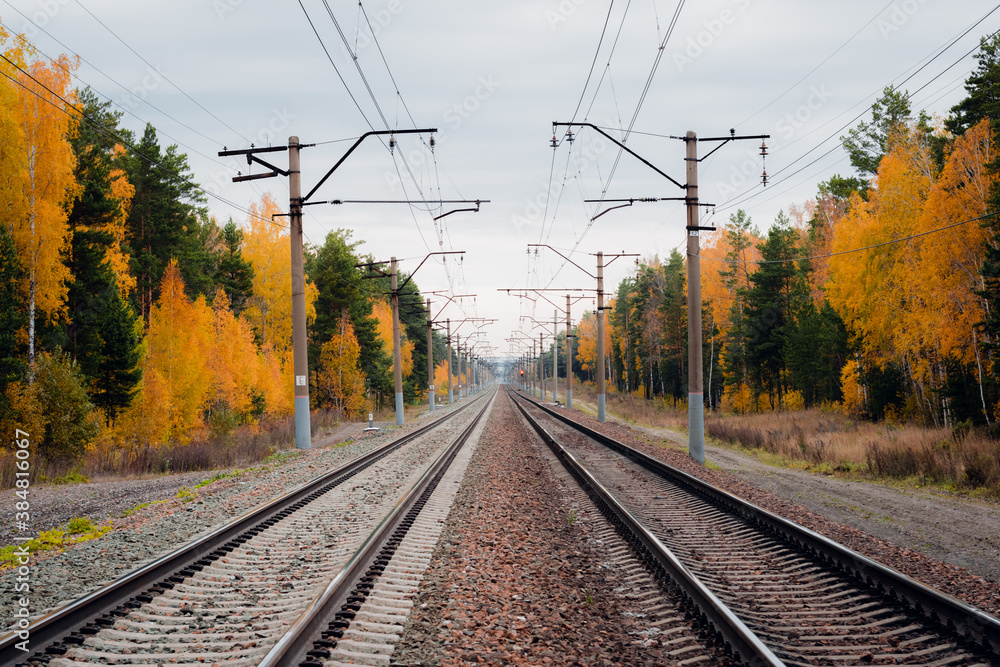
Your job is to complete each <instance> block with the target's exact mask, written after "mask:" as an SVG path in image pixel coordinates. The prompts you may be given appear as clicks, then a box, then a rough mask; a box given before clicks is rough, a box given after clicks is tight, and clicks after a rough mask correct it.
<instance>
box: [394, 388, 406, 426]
mask: <svg viewBox="0 0 1000 667" xmlns="http://www.w3.org/2000/svg"><path fill="white" fill-rule="evenodd" d="M404 414H405V413H404V412H403V393H402V392H400V393H398V394H396V426H402V425H403V415H404Z"/></svg>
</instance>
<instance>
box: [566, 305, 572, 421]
mask: <svg viewBox="0 0 1000 667" xmlns="http://www.w3.org/2000/svg"><path fill="white" fill-rule="evenodd" d="M569 298H570V297H569V294H567V295H566V409H568V410H572V409H573V346H572V345H571V344H570V342H571V341H570V337H569V326H570V319H569V307H570V302H569Z"/></svg>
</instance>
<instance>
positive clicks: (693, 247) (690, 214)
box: [684, 131, 705, 464]
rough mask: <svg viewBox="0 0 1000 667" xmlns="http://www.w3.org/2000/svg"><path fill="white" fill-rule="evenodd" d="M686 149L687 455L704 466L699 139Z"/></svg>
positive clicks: (690, 139)
mask: <svg viewBox="0 0 1000 667" xmlns="http://www.w3.org/2000/svg"><path fill="white" fill-rule="evenodd" d="M684 141H685V143H686V145H687V150H686V151H685V161H686V162H687V170H686V171H687V233H688V238H687V241H688V242H687V255H688V256H687V260H688V261H687V281H688V453H689V454H690V455H691V458H693V459H694V460H695V461H697V462H698V463H701V464H704V463H705V406H704V387H703V377H704V368H703V364H704V361H703V359H702V351H701V256H700V252H701V250H700V248H699V236H698V235H699V234H700V233H701V230H699V229H698V227H699V225H698V137H697V135H696V134H695V133H694V132H691V131H689V132H688V133H687V134H686V135H685V137H684Z"/></svg>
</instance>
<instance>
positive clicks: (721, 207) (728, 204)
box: [718, 5, 1000, 211]
mask: <svg viewBox="0 0 1000 667" xmlns="http://www.w3.org/2000/svg"><path fill="white" fill-rule="evenodd" d="M997 9H1000V5H996V6H995V7H994V8H993V9H991V10H990V11H989V12H987V13H986V14H985V15H984V16H983V17H982V18H980V19H979V20H978V21H976V22H975V23H973V24H972V25H971V26H969V27H968V28H967V29H966V30H964V31H963V32H962V33H961V34H959V35H958V36H957V37H955V38H954V39H953V40H951V42H950V43H948V44H947V46H945V47H943V48H942V49H941V50H939V51H938V52H937V53H936V54H934V55H933V57H931V58H930V59H929V60H928V61H927V62H926V63H924V64H923V65H921V66H920V67H919V68H918V69H917V70H916V71H914V72H913V73H912V74H910V75H909V76H907V77H906V78H905V79H903V80H902V81H901V82H900V83H898V84H894V88H899V87H902V86H903V85H905V84H906V83H907V82H908V81H910V80H911V79H912V78H913V77H914V76H916V75H917V74H919V73H920V72H921V71H923V70H924V69H925V68H926V67H927V66H928V65H930V64H931V63H932V62H934V61H935V60H937V59H938V58H939V57H941V56H942V55H944V53H945V52H946V51H947V50H948V49H949V48H951V47H952V46H953V45H954V44H956V43H957V42H958V40H960V39H961V38H962V37H964V36H966V35H967V34H969V32H971V31H972V29H973V28H975V27H976V26H977V25H979V24H980V23H982V22H983V21H984V20H986V18H988V17H989V16H990V15H991V14H993V13H994V12H995V11H997ZM997 34H1000V30H997V31H995V32H993V33H992V34H991V35H990V36H989V37H988V38H987V39H991V38H993V37H994V36H996V35H997ZM978 48H979V45H978V44H977V45H976V46H975V47H973V48H972V49H970V50H969V51H967V52H965V53H964V54H962V56H961V57H959V58H958V60H956V61H955V62H953V63H952V64H951V65H949V66H948V67H946V68H945V69H943V70H942V71H941V72H939V73H938V74H936V75H935V76H933V77H932V78H931V79H930V80H928V81H927V82H926V83H924V84H923V85H922V86H920V87H919V88H917V89H916V90H914V91H913V92H912V93H907V95H906V97H907V100H910V99H912V97H913V96H914V95H916V94H917V93H919V92H920V91H921V90H923V89H924V88H926V87H927V86H929V85H930V84H931V83H933V82H934V81H936V80H937V79H938V78H940V77H941V76H943V75H944V74H945V72H947V71H948V70H950V69H951V68H953V67H954V66H955V65H957V64H958V63H960V62H962V61H963V60H965V59H966V58H967V57H968V56H969V55H971V54H972V53H973V52H975V51H976V50H977V49H978ZM873 107H874V104H872V105H870V106H869V107H868V108H866V109H865V110H864V111H862V112H861V113H859V114H858V115H857V116H855V117H854V118H852V119H851V120H850V121H848V122H847V123H846V124H844V125H842V126H841V127H840V128H839V129H838V130H837V131H835V132H834V133H833V134H832V135H830V136H828V137H827V138H826V139H824V140H823V141H821V142H819V143H818V144H816V145H815V146H814V147H813V148H811V149H809V150H808V151H806V152H805V153H803V154H802V155H800V156H799V157H797V158H796V159H794V160H792V161H791V162H789V163H788V164H786V165H785V166H784V167H782V168H781V169H779V170H778V171H776V172H775V173H774V176H779V175H780V174H781V173H783V172H784V171H786V170H787V169H789V168H790V167H791V166H792V165H794V164H795V163H797V162H799V161H800V160H803V159H805V157H806V156H807V155H809V154H810V153H812V152H813V151H815V150H817V149H819V148H820V147H822V146H823V145H824V144H826V143H827V142H828V141H830V140H831V139H833V138H834V137H836V136H837V135H839V134H840V133H841V132H843V131H844V130H845V129H847V128H848V127H850V126H851V125H853V124H854V123H855V122H857V121H858V120H859V119H860V118H861V117H862V116H864V115H865V114H866V113H868V112H869V111H871V110H872V108H873ZM839 148H841V145H840V144H837V145H835V146H834V147H833V148H831V149H830V150H828V151H826V152H825V153H823V154H822V155H820V156H819V157H818V158H816V159H814V160H812V161H811V162H809V163H807V164H806V165H804V166H802V167H800V168H799V169H796V170H795V171H793V172H792V173H790V174H788V175H787V176H785V177H784V178H781V179H778V180H776V181H772V185H780V184H781V183H783V182H785V181H787V180H788V179H789V178H791V177H792V176H795V175H796V174H798V173H800V172H802V171H803V170H805V169H808V168H809V167H811V166H812V165H814V164H816V163H817V162H819V161H820V160H822V159H823V158H825V157H827V156H828V155H830V154H831V153H833V152H834V151H835V150H837V149H839ZM752 190H754V191H755V192H753V193H752V194H748V195H746V196H743V198H742V199H740V200H739V201H736V202H732V200H733V198H735V197H736V196H738V195H733V197H730V199H729V200H727V201H725V202H723V203H722V204H720V205H719V207H718V210H720V211H725V210H728V209H731V208H733V207H734V206H739V205H740V204H742V203H744V202H746V201H747V200H749V199H751V198H753V197H756V196H758V195H759V194H761V192H760V191H757V190H758V188H757V187H756V186H755V187H754V188H752ZM731 202H732V203H731Z"/></svg>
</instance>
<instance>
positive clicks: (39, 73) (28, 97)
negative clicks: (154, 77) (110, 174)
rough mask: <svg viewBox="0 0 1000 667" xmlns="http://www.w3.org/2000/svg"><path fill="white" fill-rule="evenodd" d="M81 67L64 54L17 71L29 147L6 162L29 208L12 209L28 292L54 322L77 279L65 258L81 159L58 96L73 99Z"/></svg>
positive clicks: (19, 120) (19, 115)
mask: <svg viewBox="0 0 1000 667" xmlns="http://www.w3.org/2000/svg"><path fill="white" fill-rule="evenodd" d="M76 66H77V63H76V62H75V61H71V60H70V59H69V58H67V57H66V56H61V57H60V58H59V59H57V60H55V61H52V62H45V61H43V60H35V61H33V62H30V63H28V64H27V66H26V69H27V71H28V73H29V74H30V77H29V76H28V75H25V74H20V73H18V74H17V76H16V78H17V80H18V82H19V83H20V84H21V87H18V102H17V104H16V105H15V108H14V110H13V111H14V120H15V122H16V124H17V130H18V132H19V133H20V135H21V137H20V142H23V143H21V146H22V147H23V148H22V150H21V151H20V153H19V154H14V155H13V156H11V157H13V160H12V161H11V162H10V163H8V164H5V165H3V167H4V171H6V170H7V169H10V170H11V172H9V173H10V174H16V178H17V180H18V181H19V182H20V186H21V189H22V192H23V197H21V198H19V199H20V202H21V203H22V204H23V208H21V209H18V210H14V209H11V210H9V213H11V216H10V218H8V219H7V224H12V227H13V236H14V242H15V244H16V246H17V253H18V257H19V258H20V259H21V262H22V263H23V264H24V267H25V269H26V273H27V275H26V276H25V282H24V293H25V294H26V295H28V300H29V304H30V305H29V308H33V309H34V310H35V313H36V314H37V315H40V316H42V317H44V318H45V320H46V321H48V322H50V323H51V322H55V321H57V320H59V319H60V318H62V317H64V316H65V314H66V313H65V311H66V294H67V292H68V290H69V283H70V282H71V281H72V275H71V274H70V272H69V267H68V266H67V265H66V263H65V262H64V261H62V258H63V255H64V254H65V253H66V252H68V250H69V246H70V239H71V231H70V229H69V225H68V224H67V220H68V217H69V213H68V207H67V204H68V203H69V202H71V201H73V199H75V198H76V192H77V184H76V179H75V177H74V174H73V169H74V167H75V165H76V158H75V156H74V154H73V149H72V147H71V146H70V144H69V140H68V136H69V132H70V116H69V115H68V114H66V113H64V111H63V108H64V106H65V103H64V102H62V101H61V100H60V99H59V97H57V96H56V95H59V96H62V97H64V98H66V97H70V84H71V78H72V71H73V70H74V69H75V68H76ZM31 77H33V78H31ZM36 81H37V82H36ZM50 90H51V91H52V92H49V91H50ZM53 93H54V94H53ZM5 140H6V138H5ZM5 157H6V156H5ZM37 315H36V316H37ZM29 325H33V322H32V323H29Z"/></svg>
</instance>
